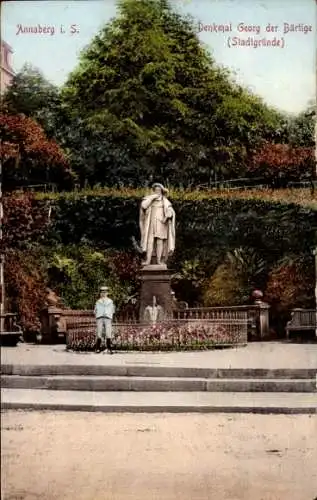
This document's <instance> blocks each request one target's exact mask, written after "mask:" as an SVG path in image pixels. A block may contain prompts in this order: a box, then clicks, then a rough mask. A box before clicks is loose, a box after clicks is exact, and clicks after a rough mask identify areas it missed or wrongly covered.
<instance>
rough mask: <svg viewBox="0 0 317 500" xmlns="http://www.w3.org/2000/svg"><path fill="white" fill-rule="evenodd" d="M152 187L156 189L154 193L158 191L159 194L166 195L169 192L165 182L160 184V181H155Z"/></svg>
mask: <svg viewBox="0 0 317 500" xmlns="http://www.w3.org/2000/svg"><path fill="white" fill-rule="evenodd" d="M152 189H153V191H154V193H157V194H159V195H163V196H164V195H165V194H167V193H168V189H166V188H165V187H164V186H163V184H160V183H159V182H155V183H154V184H153V185H152Z"/></svg>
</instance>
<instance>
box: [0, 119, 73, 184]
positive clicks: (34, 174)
mask: <svg viewBox="0 0 317 500" xmlns="http://www.w3.org/2000/svg"><path fill="white" fill-rule="evenodd" d="M0 134H1V138H2V141H1V143H0V158H1V161H2V164H3V189H4V190H12V189H16V188H18V187H19V186H24V185H30V184H43V183H56V184H57V185H58V186H59V187H60V188H69V187H71V185H72V182H73V179H74V174H73V172H72V170H71V168H70V166H69V162H68V158H67V156H66V155H65V153H64V152H63V150H62V149H61V148H60V147H59V145H58V144H57V143H56V142H55V141H54V140H53V139H48V138H47V136H46V134H45V132H44V131H43V129H42V127H41V126H40V125H39V124H38V123H36V122H35V121H34V120H32V118H28V117H26V116H24V115H10V114H8V113H2V114H0Z"/></svg>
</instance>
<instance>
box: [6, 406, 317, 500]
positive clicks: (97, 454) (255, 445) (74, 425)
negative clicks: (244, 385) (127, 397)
mask: <svg viewBox="0 0 317 500" xmlns="http://www.w3.org/2000/svg"><path fill="white" fill-rule="evenodd" d="M316 435H317V416H314V415H309V416H308V415H300V416H298V415H289V416H285V415H240V414H233V415H224V414H217V415H214V414H213V415H194V414H182V415H170V414H165V415H164V414H155V415H145V414H101V413H93V414H87V413H69V412H67V413H63V412H32V411H7V412H4V413H3V415H2V461H1V464H2V474H1V477H2V495H1V497H2V498H3V500H22V499H23V500H35V499H40V498H41V499H43V500H53V499H54V500H55V499H56V500H57V499H58V500H60V499H63V500H70V499H71V500H73V499H74V498H76V499H77V500H107V499H109V500H119V499H120V500H121V499H122V500H123V499H135V500H149V499H152V500H154V499H155V500H163V499H164V500H176V499H177V500H178V499H179V500H189V499H193V498H194V499H199V500H207V499H215V500H240V499H241V500H255V499H257V500H260V499H261V500H286V499H287V500H290V499H292V500H313V499H314V498H315V497H316V496H317V440H316Z"/></svg>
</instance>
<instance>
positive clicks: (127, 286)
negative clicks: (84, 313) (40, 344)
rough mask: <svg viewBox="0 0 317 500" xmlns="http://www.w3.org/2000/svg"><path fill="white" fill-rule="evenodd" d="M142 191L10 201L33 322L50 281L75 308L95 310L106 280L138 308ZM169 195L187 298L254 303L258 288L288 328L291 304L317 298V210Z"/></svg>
mask: <svg viewBox="0 0 317 500" xmlns="http://www.w3.org/2000/svg"><path fill="white" fill-rule="evenodd" d="M140 195H141V193H140V192H139V191H136V192H133V191H131V190H126V191H123V192H122V193H121V194H120V193H119V192H118V191H114V192H112V193H111V192H107V193H100V195H97V194H95V196H93V195H92V194H90V195H87V194H86V193H73V194H72V195H71V194H67V193H66V194H65V195H62V194H60V195H54V196H51V197H50V199H49V198H48V196H47V195H45V196H38V197H37V199H35V198H34V196H31V195H21V194H15V195H11V196H8V197H6V199H5V207H6V214H7V215H6V219H5V225H4V237H5V239H4V241H5V242H6V258H7V261H8V263H9V264H8V265H7V266H6V282H7V283H8V300H9V304H10V307H12V308H17V310H18V312H19V314H20V318H21V319H22V324H23V326H24V327H25V328H28V329H31V330H32V328H33V330H35V329H36V328H37V326H36V325H38V314H39V312H40V310H41V308H42V307H43V297H44V295H43V294H44V292H45V287H46V286H49V287H50V288H52V289H54V290H55V291H56V292H57V293H58V294H59V295H60V296H61V298H62V299H63V301H64V303H65V305H66V306H68V307H72V308H91V307H92V305H93V303H94V300H95V298H96V295H97V293H98V288H99V286H100V285H102V284H105V283H106V284H108V285H109V286H110V287H111V290H112V294H113V296H114V298H115V301H116V304H117V307H118V309H119V310H120V311H123V310H125V308H126V307H127V308H130V310H131V307H132V309H133V307H136V306H137V304H136V302H137V297H138V291H139V290H138V286H139V282H138V271H139V264H140V258H139V255H137V254H136V253H135V252H134V249H133V244H132V238H133V237H134V238H135V239H136V240H138V239H139V228H138V222H137V221H138V205H139V202H140ZM170 198H171V199H172V202H173V205H174V207H175V210H176V214H177V219H176V220H177V247H176V252H175V254H174V256H173V259H172V261H171V263H170V267H171V268H172V269H173V273H174V274H173V283H172V285H173V288H174V290H175V293H176V296H177V298H178V299H179V300H183V301H186V302H188V303H189V304H190V305H195V304H205V305H233V304H245V303H247V302H249V301H250V295H251V292H252V291H253V290H254V289H255V288H259V289H261V290H263V291H264V292H265V293H267V297H268V300H269V302H271V303H272V317H273V318H275V319H276V318H277V319H276V321H277V322H278V321H279V318H282V320H283V321H284V323H283V324H285V321H286V319H287V317H288V315H289V309H290V307H294V306H296V305H305V306H309V305H311V304H312V301H313V288H314V263H313V259H312V249H313V247H314V245H315V243H316V242H315V237H316V227H317V218H316V210H314V209H313V207H308V206H307V207H306V206H300V205H296V204H292V203H286V202H284V203H281V202H274V201H271V202H267V201H263V200H259V199H256V198H253V199H252V198H249V199H243V198H242V197H241V196H240V197H239V195H237V197H236V198H234V197H233V195H232V194H230V195H229V197H226V195H225V194H223V196H220V195H218V197H215V198H212V197H209V198H208V197H207V195H206V193H196V194H195V193H181V192H179V193H177V192H174V193H171V196H170ZM48 216H50V217H48ZM13 247H18V248H19V250H13ZM293 261H295V263H296V265H295V267H294V266H293V264H292V262H293ZM298 262H300V265H297V263H298ZM303 263H307V264H305V266H306V267H305V270H304V271H303V269H304V268H303V265H304V264H303ZM283 266H284V267H283ZM285 269H286V271H285ZM288 269H291V271H290V272H288V271H287V270H288ZM288 297H290V299H289V302H287V300H288ZM30 304H31V306H30ZM277 311H282V312H281V314H280V315H279V314H278V312H277ZM274 315H275V316H274Z"/></svg>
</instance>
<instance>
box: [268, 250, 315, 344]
mask: <svg viewBox="0 0 317 500" xmlns="http://www.w3.org/2000/svg"><path fill="white" fill-rule="evenodd" d="M314 286H315V269H314V260H313V256H312V255H311V254H308V255H307V254H306V255H301V256H294V257H293V258H292V257H291V256H289V257H287V258H284V259H282V260H281V261H280V262H279V263H278V264H277V265H276V266H274V267H273V268H272V270H271V272H270V273H269V276H268V281H267V285H266V290H265V295H264V299H265V300H266V301H267V302H268V303H269V304H270V305H271V323H272V325H273V327H274V328H275V330H276V331H277V333H278V334H282V333H283V331H284V327H285V323H286V321H287V320H288V319H290V311H291V309H293V308H296V307H303V308H310V307H311V308H314V307H315V303H314Z"/></svg>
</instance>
